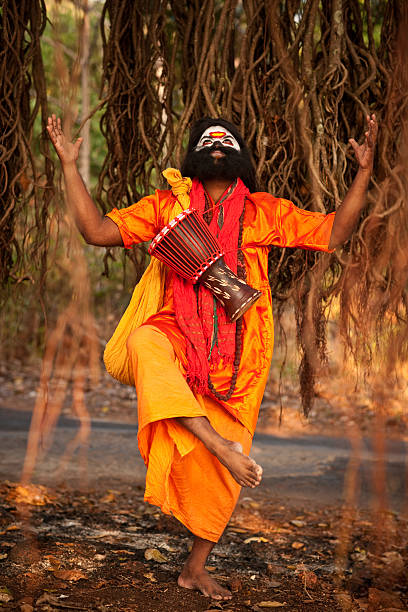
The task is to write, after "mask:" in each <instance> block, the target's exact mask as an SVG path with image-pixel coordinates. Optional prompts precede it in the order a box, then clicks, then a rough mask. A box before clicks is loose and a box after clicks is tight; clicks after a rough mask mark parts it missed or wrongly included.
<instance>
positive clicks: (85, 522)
mask: <svg viewBox="0 0 408 612" xmlns="http://www.w3.org/2000/svg"><path fill="white" fill-rule="evenodd" d="M0 511H1V515H0V516H1V518H0V564H1V566H0V567H1V570H0V572H1V574H0V575H1V580H0V600H2V601H3V604H2V608H3V609H5V610H21V611H22V612H29V611H30V610H55V611H57V610H64V609H65V610H100V611H104V610H114V611H115V612H116V611H117V612H122V611H123V612H125V611H138V610H143V611H145V612H147V611H149V612H156V611H157V612H161V611H162V610H164V609H166V610H168V611H169V612H173V611H178V610H180V611H181V610H182V611H188V612H193V611H196V612H200V611H204V610H209V609H213V610H217V609H218V610H234V611H236V612H240V611H248V610H254V611H260V610H261V611H262V610H264V609H268V608H276V609H279V608H282V609H285V610H288V611H296V612H303V611H313V612H318V611H319V612H320V611H323V610H327V611H331V612H334V611H336V610H368V611H369V612H370V611H372V610H380V609H381V610H384V609H391V608H392V609H394V610H397V609H398V610H403V609H405V608H406V607H407V606H408V576H407V574H406V572H405V569H404V568H405V567H406V561H407V547H406V521H404V520H402V519H399V518H398V517H395V516H394V517H389V519H390V520H391V518H392V528H390V529H387V537H385V535H384V537H383V538H381V537H380V538H379V537H375V538H373V534H374V533H376V534H377V536H378V535H379V532H378V524H374V523H373V522H372V519H371V520H368V519H367V516H364V515H362V514H359V515H356V516H354V517H351V516H349V517H348V520H345V516H344V514H343V513H342V512H341V511H340V510H339V509H335V508H324V509H321V510H319V511H316V510H310V509H309V508H305V509H303V512H301V513H299V507H297V508H290V507H288V506H285V507H284V506H277V504H276V501H271V500H270V499H267V498H265V497H263V496H262V494H260V493H258V492H255V493H252V492H251V497H244V498H242V499H241V500H240V502H239V503H238V506H237V508H236V510H235V512H234V514H233V517H232V519H231V522H230V523H229V525H228V528H227V530H226V532H225V533H224V535H223V537H222V539H221V540H220V542H219V543H218V545H217V546H216V547H215V549H214V553H213V554H212V555H211V557H210V559H209V561H208V569H209V571H210V572H211V573H212V574H213V575H214V577H216V579H217V580H219V581H220V582H221V583H222V584H223V585H226V586H228V587H229V588H230V589H231V590H232V593H233V598H232V600H230V601H225V602H222V603H218V602H213V601H211V600H209V599H207V598H205V597H204V596H202V595H201V594H200V593H198V592H194V591H189V590H186V589H182V588H180V587H178V586H177V584H176V580H177V576H178V573H179V571H180V568H181V565H182V563H183V560H184V559H185V557H186V555H187V553H188V547H189V544H190V542H191V538H190V536H189V534H188V532H187V531H186V530H185V529H184V528H183V527H182V526H181V525H180V524H179V523H178V522H177V521H176V520H175V519H173V518H172V517H168V516H165V515H163V514H162V513H161V512H160V511H158V510H157V509H156V508H154V507H151V506H148V505H147V504H144V503H143V498H142V491H141V490H139V491H136V492H135V490H134V489H133V488H130V487H128V488H126V489H124V490H115V491H112V490H108V491H106V490H105V491H96V490H92V491H86V492H80V491H72V490H68V489H66V490H64V489H59V490H50V489H46V488H45V487H40V486H37V487H35V486H33V485H31V486H28V487H26V488H24V487H21V486H19V485H16V484H15V483H10V482H9V483H3V484H2V485H1V487H0ZM345 525H349V526H350V527H351V529H350V530H349V531H348V530H347V529H346V530H345ZM392 533H393V534H394V537H393V538H392V539H393V540H394V542H393V543H391V542H390V534H392ZM397 534H398V537H395V536H396V535H397ZM340 536H341V540H340V539H339V538H340ZM348 537H349V538H350V541H349V545H348V546H347V547H346V550H342V548H341V545H340V544H339V542H340V541H344V540H345V539H347V538H348ZM396 542H397V543H396ZM1 598H3V599H1ZM391 604H392V605H391Z"/></svg>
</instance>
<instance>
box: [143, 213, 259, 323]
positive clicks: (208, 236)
mask: <svg viewBox="0 0 408 612" xmlns="http://www.w3.org/2000/svg"><path fill="white" fill-rule="evenodd" d="M149 253H150V255H153V256H154V257H157V258H158V259H160V261H162V262H163V263H165V264H166V265H167V266H169V268H172V270H174V271H175V272H176V273H177V274H179V275H180V276H182V277H183V278H185V279H186V280H188V281H189V282H191V283H193V284H195V283H197V282H199V281H200V282H202V283H203V284H204V285H205V287H207V289H209V290H210V291H211V292H212V293H213V295H214V296H215V298H216V299H217V300H219V301H220V302H221V304H222V305H223V306H224V308H225V312H226V314H227V317H228V318H229V320H230V321H231V322H234V321H236V320H237V319H238V318H239V317H241V316H242V315H243V314H244V313H245V312H246V311H247V310H248V309H249V308H250V306H251V305H252V304H253V303H254V302H255V301H256V300H257V299H258V298H259V297H260V296H261V292H260V291H258V290H257V289H253V288H252V287H250V286H249V285H247V283H246V282H245V281H243V280H242V279H240V278H238V277H237V275H236V274H234V272H233V271H232V270H231V269H230V268H229V267H228V266H227V264H226V263H225V261H224V258H223V251H222V248H221V245H220V243H219V242H218V240H217V238H216V237H215V236H214V235H213V233H212V232H211V230H210V228H209V227H208V225H207V223H206V222H205V221H204V219H203V218H202V216H201V215H200V214H199V212H198V211H197V210H195V209H193V208H187V209H186V210H184V211H183V212H182V213H180V214H179V215H177V217H174V219H172V220H171V221H170V222H169V223H168V224H167V225H166V226H165V227H163V229H162V230H161V231H160V232H159V233H158V234H157V236H155V237H154V238H153V240H152V242H151V244H150V247H149Z"/></svg>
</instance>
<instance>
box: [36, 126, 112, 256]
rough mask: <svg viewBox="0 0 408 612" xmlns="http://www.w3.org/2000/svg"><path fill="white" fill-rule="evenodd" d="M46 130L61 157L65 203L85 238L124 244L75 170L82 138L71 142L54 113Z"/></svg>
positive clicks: (109, 243)
mask: <svg viewBox="0 0 408 612" xmlns="http://www.w3.org/2000/svg"><path fill="white" fill-rule="evenodd" d="M47 130H48V134H49V135H50V138H51V142H52V144H53V145H54V147H55V150H56V152H57V155H58V157H59V158H60V160H61V165H62V170H63V173H64V180H65V191H66V198H67V204H68V207H69V208H70V209H71V211H72V213H73V215H74V219H75V222H76V225H77V227H78V229H79V231H80V232H81V234H82V236H83V237H84V239H85V241H86V242H87V243H88V244H95V245H98V246H123V241H122V236H121V234H120V231H119V228H118V226H117V225H116V224H115V222H114V221H112V219H110V218H109V217H102V215H101V213H100V212H99V210H98V209H97V207H96V206H95V204H94V202H93V201H92V198H91V196H90V195H89V193H88V191H87V189H86V186H85V185H84V182H83V180H82V178H81V175H80V174H79V172H78V168H77V165H76V163H75V162H76V161H77V159H78V154H79V149H80V146H81V143H82V140H83V139H82V138H78V139H77V140H76V141H75V142H70V141H69V140H68V138H66V136H65V134H64V132H63V130H62V128H61V119H60V118H59V117H58V118H57V117H56V116H55V115H52V116H51V117H48V125H47Z"/></svg>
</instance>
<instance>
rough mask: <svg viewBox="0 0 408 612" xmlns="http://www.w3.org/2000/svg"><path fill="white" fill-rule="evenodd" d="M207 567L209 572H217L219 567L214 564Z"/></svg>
mask: <svg viewBox="0 0 408 612" xmlns="http://www.w3.org/2000/svg"><path fill="white" fill-rule="evenodd" d="M205 569H206V570H207V572H215V570H216V569H217V568H216V567H215V566H214V565H206V566H205Z"/></svg>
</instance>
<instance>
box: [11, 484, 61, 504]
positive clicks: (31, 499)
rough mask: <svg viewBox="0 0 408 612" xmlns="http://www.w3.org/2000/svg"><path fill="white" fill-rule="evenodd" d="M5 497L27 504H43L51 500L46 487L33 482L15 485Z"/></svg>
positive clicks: (49, 502)
mask: <svg viewBox="0 0 408 612" xmlns="http://www.w3.org/2000/svg"><path fill="white" fill-rule="evenodd" d="M7 499H9V500H13V501H14V502H16V503H17V504H29V505H30V506H45V505H46V504H51V503H52V501H53V500H52V498H51V496H50V494H49V493H48V491H47V488H46V487H44V486H43V485H34V484H28V485H24V486H23V485H17V487H16V488H15V489H14V490H11V491H10V492H9V494H8V496H7Z"/></svg>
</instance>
